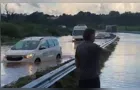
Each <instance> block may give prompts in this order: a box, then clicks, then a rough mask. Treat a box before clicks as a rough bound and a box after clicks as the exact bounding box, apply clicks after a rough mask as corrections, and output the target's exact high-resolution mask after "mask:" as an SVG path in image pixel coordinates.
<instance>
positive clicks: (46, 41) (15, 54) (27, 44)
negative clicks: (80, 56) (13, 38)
mask: <svg viewBox="0 0 140 90" xmlns="http://www.w3.org/2000/svg"><path fill="white" fill-rule="evenodd" d="M61 56H62V51H61V47H60V45H59V42H58V40H57V38H56V37H28V38H25V39H23V40H20V41H19V42H17V43H16V44H15V45H14V46H12V47H11V48H10V49H9V50H8V51H7V52H6V53H5V56H4V61H5V62H35V63H36V62H41V61H46V60H52V59H56V60H60V58H61Z"/></svg>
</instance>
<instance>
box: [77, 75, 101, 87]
mask: <svg viewBox="0 0 140 90" xmlns="http://www.w3.org/2000/svg"><path fill="white" fill-rule="evenodd" d="M78 87H79V88H100V78H99V77H97V78H94V79H87V80H79V86H78Z"/></svg>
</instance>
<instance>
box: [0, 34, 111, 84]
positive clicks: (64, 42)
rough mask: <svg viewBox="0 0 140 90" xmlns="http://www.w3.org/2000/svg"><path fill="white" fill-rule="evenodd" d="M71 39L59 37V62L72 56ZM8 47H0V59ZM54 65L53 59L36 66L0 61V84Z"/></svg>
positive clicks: (97, 41)
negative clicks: (60, 58) (60, 54)
mask: <svg viewBox="0 0 140 90" xmlns="http://www.w3.org/2000/svg"><path fill="white" fill-rule="evenodd" d="M71 41H72V37H71V36H65V37H61V38H59V42H60V45H61V46H62V52H63V56H62V61H61V62H60V63H64V62H66V61H68V60H70V59H71V58H73V57H74V53H75V49H74V47H76V46H77V43H75V44H74V43H72V42H71ZM106 41H108V39H106V40H96V43H97V44H102V43H104V42H106ZM8 49H9V46H2V47H1V61H2V57H3V55H4V53H5V51H7V50H8ZM56 65H57V63H56V61H55V60H51V61H46V62H43V63H41V64H40V65H38V66H37V65H35V64H32V63H9V64H4V63H2V62H1V86H3V85H6V84H9V83H11V82H12V81H16V80H18V79H19V78H20V77H24V76H27V75H31V74H34V73H35V72H36V71H37V70H42V69H46V68H49V67H52V66H56Z"/></svg>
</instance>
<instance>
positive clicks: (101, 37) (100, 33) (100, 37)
mask: <svg viewBox="0 0 140 90" xmlns="http://www.w3.org/2000/svg"><path fill="white" fill-rule="evenodd" d="M110 36H111V35H110V34H109V33H106V32H99V33H98V34H97V35H96V39H105V38H110Z"/></svg>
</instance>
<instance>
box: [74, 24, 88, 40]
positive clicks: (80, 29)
mask: <svg viewBox="0 0 140 90" xmlns="http://www.w3.org/2000/svg"><path fill="white" fill-rule="evenodd" d="M87 28H88V27H87V26H86V25H85V24H78V25H76V26H74V28H73V32H72V37H73V41H79V40H83V33H84V31H85V30H86V29H87Z"/></svg>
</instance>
